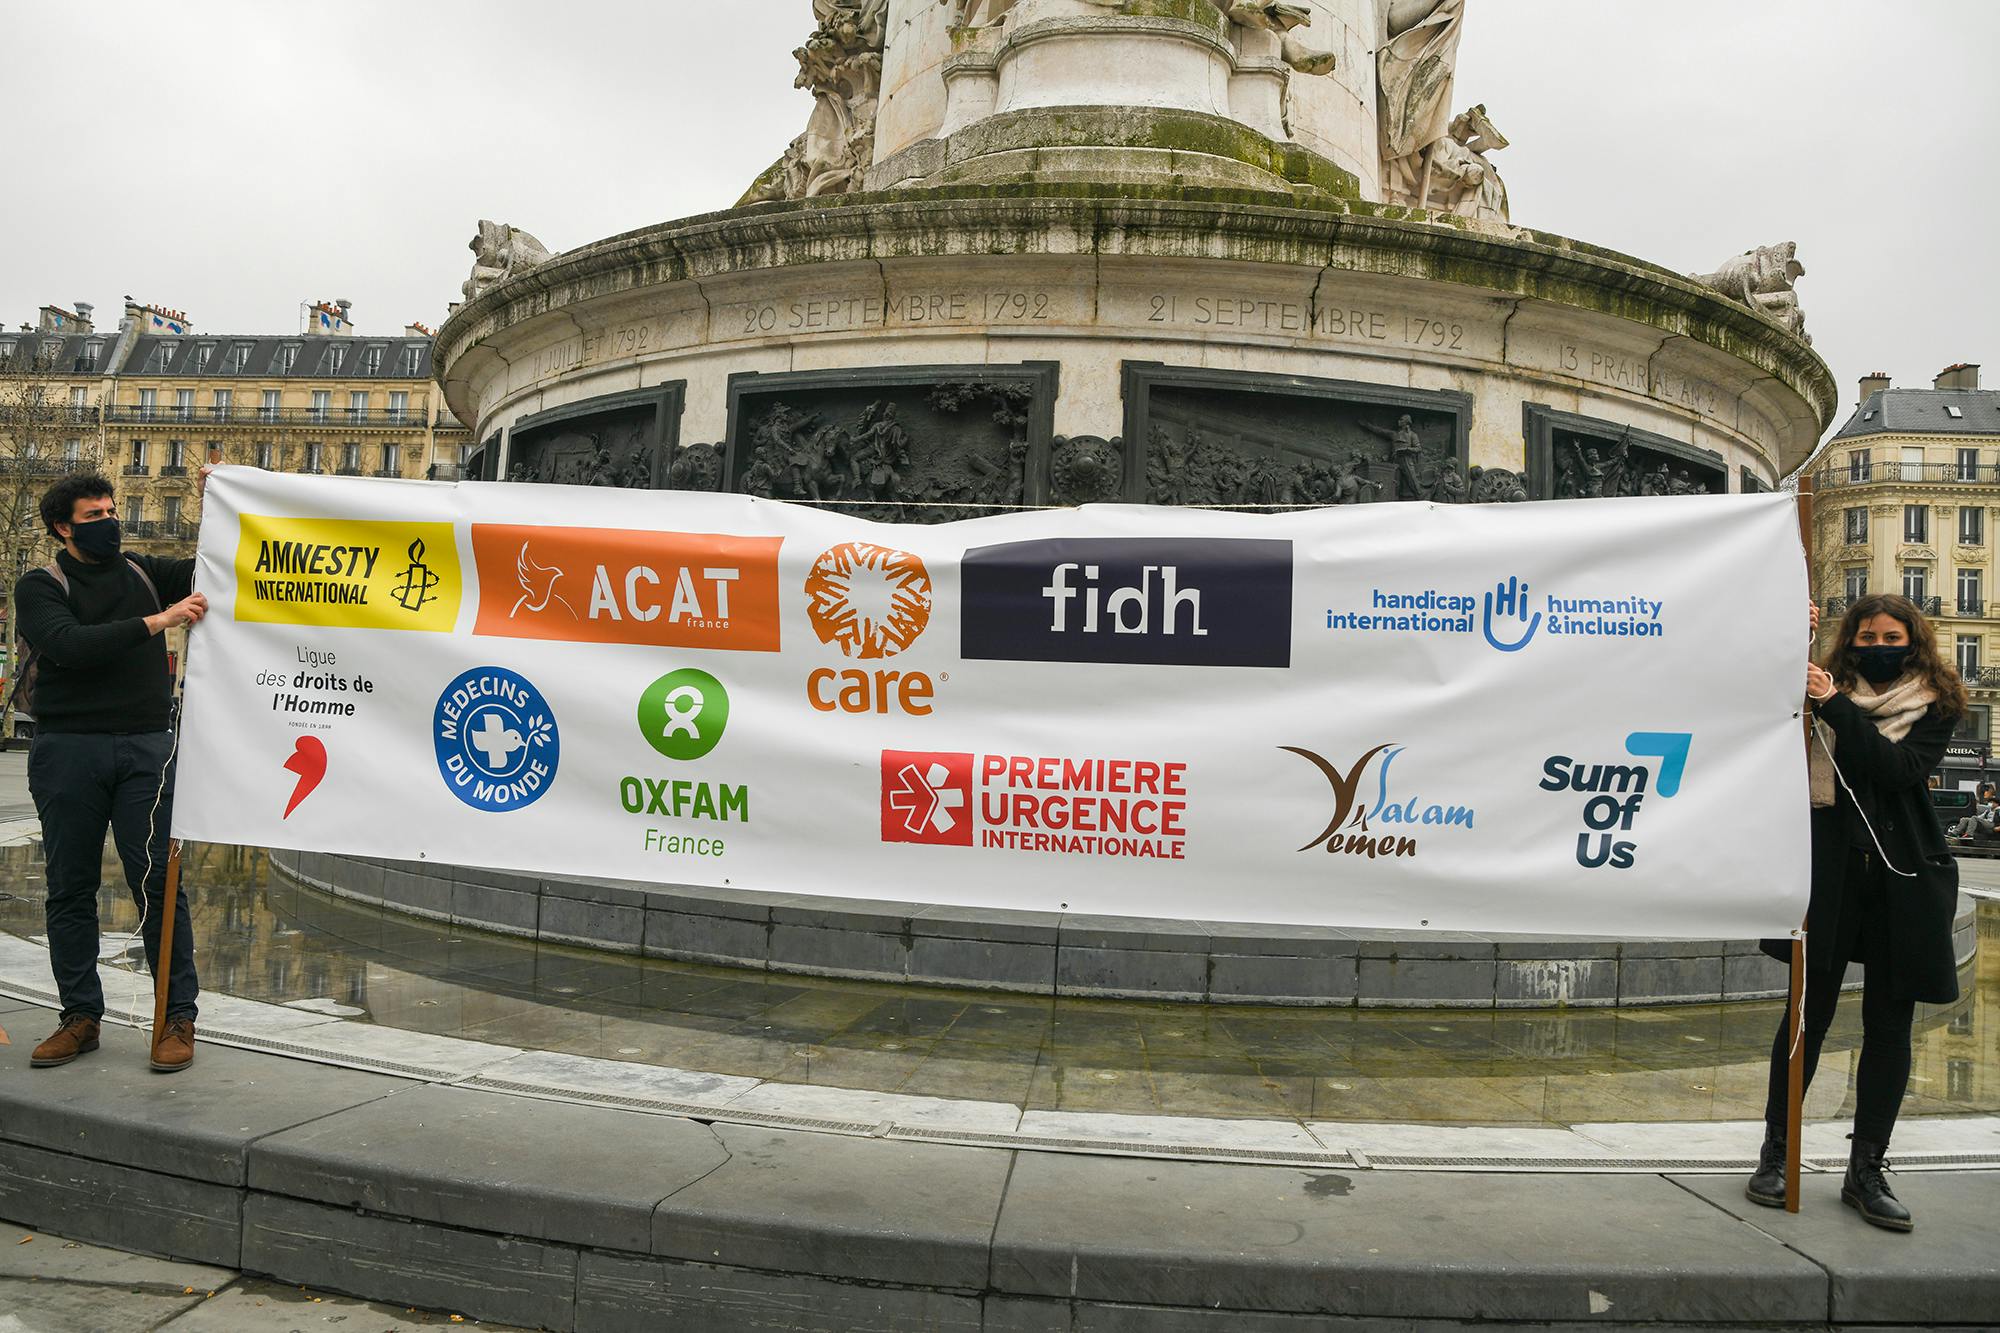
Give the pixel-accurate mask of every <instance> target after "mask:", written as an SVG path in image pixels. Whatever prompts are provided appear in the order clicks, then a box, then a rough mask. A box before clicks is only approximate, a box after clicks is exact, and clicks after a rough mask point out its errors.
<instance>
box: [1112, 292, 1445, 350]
mask: <svg viewBox="0 0 2000 1333" xmlns="http://www.w3.org/2000/svg"><path fill="white" fill-rule="evenodd" d="M1146 322H1147V323H1148V324H1192V325H1194V326H1196V327H1198V328H1206V329H1247V330H1249V331H1250V332H1253V333H1297V334H1304V335H1307V336H1310V337H1314V338H1344V339H1348V340H1350V341H1355V342H1372V343H1388V344H1391V345H1394V346H1401V347H1429V348H1432V349H1434V350H1437V351H1444V352H1462V351H1464V350H1466V346H1465V325H1464V324H1462V323H1458V322H1456V321H1453V320H1444V319H1431V318H1428V317H1426V316H1423V315H1410V314H1396V313H1394V312H1391V311H1387V310H1375V309H1369V308H1367V307H1356V306H1323V307H1321V308H1320V309H1319V310H1318V312H1317V313H1315V312H1314V311H1313V310H1312V308H1311V307H1309V306H1307V305H1306V304H1305V303H1304V302H1303V301H1276V300H1269V299H1260V298H1258V297H1251V296H1179V295H1173V296H1164V295H1155V296H1152V297H1149V298H1147V302H1146Z"/></svg>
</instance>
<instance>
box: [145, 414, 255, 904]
mask: <svg viewBox="0 0 2000 1333" xmlns="http://www.w3.org/2000/svg"><path fill="white" fill-rule="evenodd" d="M235 396H236V391H235V390H234V389H217V390H216V391H215V406H214V407H212V408H210V409H209V415H210V416H212V417H214V418H215V419H216V420H217V421H227V420H229V400H230V399H232V398H234V397H235ZM161 901H162V902H164V901H166V900H165V899H161ZM160 910H161V911H165V910H166V909H165V908H161V909H160Z"/></svg>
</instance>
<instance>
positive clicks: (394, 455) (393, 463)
mask: <svg viewBox="0 0 2000 1333" xmlns="http://www.w3.org/2000/svg"><path fill="white" fill-rule="evenodd" d="M382 471H383V472H384V473H385V474H386V475H388V476H391V477H399V476H401V475H402V474H403V446H402V445H400V444H385V445H383V446H382ZM160 901H162V902H165V901H166V899H164V898H162V899H161V900H160ZM160 910H161V911H163V912H164V911H165V910H166V908H164V907H163V908H161V909H160Z"/></svg>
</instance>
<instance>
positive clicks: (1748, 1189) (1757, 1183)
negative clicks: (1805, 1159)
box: [1743, 1125, 1785, 1208]
mask: <svg viewBox="0 0 2000 1333" xmlns="http://www.w3.org/2000/svg"><path fill="white" fill-rule="evenodd" d="M1743 1193H1744V1194H1746V1195H1748V1196H1749V1199H1750V1202H1752V1203H1761V1204H1763V1205H1764V1206H1765V1207H1766V1208H1783V1207H1784V1206H1785V1134H1784V1131H1783V1130H1779V1129H1773V1128H1771V1126H1769V1125H1766V1126H1764V1146H1763V1147H1762V1148H1760V1149H1758V1151H1757V1174H1756V1175H1754V1176H1752V1177H1750V1183H1749V1184H1748V1185H1745V1186H1744V1187H1743Z"/></svg>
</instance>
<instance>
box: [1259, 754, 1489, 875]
mask: <svg viewBox="0 0 2000 1333" xmlns="http://www.w3.org/2000/svg"><path fill="white" fill-rule="evenodd" d="M1278 748H1279V749H1281V750H1284V751H1286V752H1288V753H1290V754H1295V755H1297V756H1299V758H1301V759H1303V760H1305V761H1306V762H1307V763H1309V764H1311V765H1312V766H1313V767H1314V768H1316V769H1318V770H1319V771H1320V775H1321V776H1322V777H1324V778H1325V779H1326V781H1327V786H1328V787H1329V788H1330V789H1331V792H1330V795H1331V801H1330V803H1329V805H1328V807H1327V821H1326V826H1325V827H1324V828H1322V829H1321V830H1320V831H1319V832H1318V833H1315V834H1314V835H1313V836H1312V838H1311V840H1309V841H1308V842H1307V843H1306V844H1305V845H1304V846H1303V847H1300V848H1299V850H1300V851H1302V852H1310V851H1313V850H1316V849H1324V850H1326V851H1329V852H1335V853H1342V854H1346V855H1350V856H1366V857H1369V858H1371V859H1372V858H1374V857H1378V856H1415V855H1416V854H1417V849H1418V847H1419V845H1420V839H1421V838H1422V837H1423V836H1424V835H1427V834H1429V833H1431V832H1433V831H1443V830H1447V829H1454V828H1471V827H1472V822H1473V819H1474V818H1475V813H1476V812H1475V811H1474V810H1473V808H1472V807H1471V806H1469V805H1455V804H1452V803H1450V802H1446V801H1433V800H1430V799H1428V798H1427V797H1426V796H1425V795H1424V794H1423V793H1422V792H1421V791H1420V790H1418V789H1416V788H1415V787H1413V786H1411V785H1409V784H1406V783H1405V782H1404V780H1403V779H1404V775H1403V774H1394V775H1393V776H1392V770H1393V769H1394V768H1395V764H1396V760H1397V759H1398V758H1399V757H1400V756H1401V755H1402V754H1403V752H1404V749H1405V747H1403V746H1400V745H1396V744H1393V743H1389V744H1383V745H1377V746H1375V747H1373V748H1372V749H1369V750H1366V751H1363V752H1362V754H1361V756H1360V757H1359V758H1358V759H1354V760H1352V761H1351V762H1347V763H1345V764H1344V766H1343V764H1342V763H1336V762H1334V761H1332V760H1329V759H1327V758H1326V757H1325V756H1324V755H1321V754H1319V753H1318V752H1317V751H1314V750H1308V749H1305V748H1304V747H1302V746H1297V745H1281V746H1279V747H1278Z"/></svg>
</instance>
